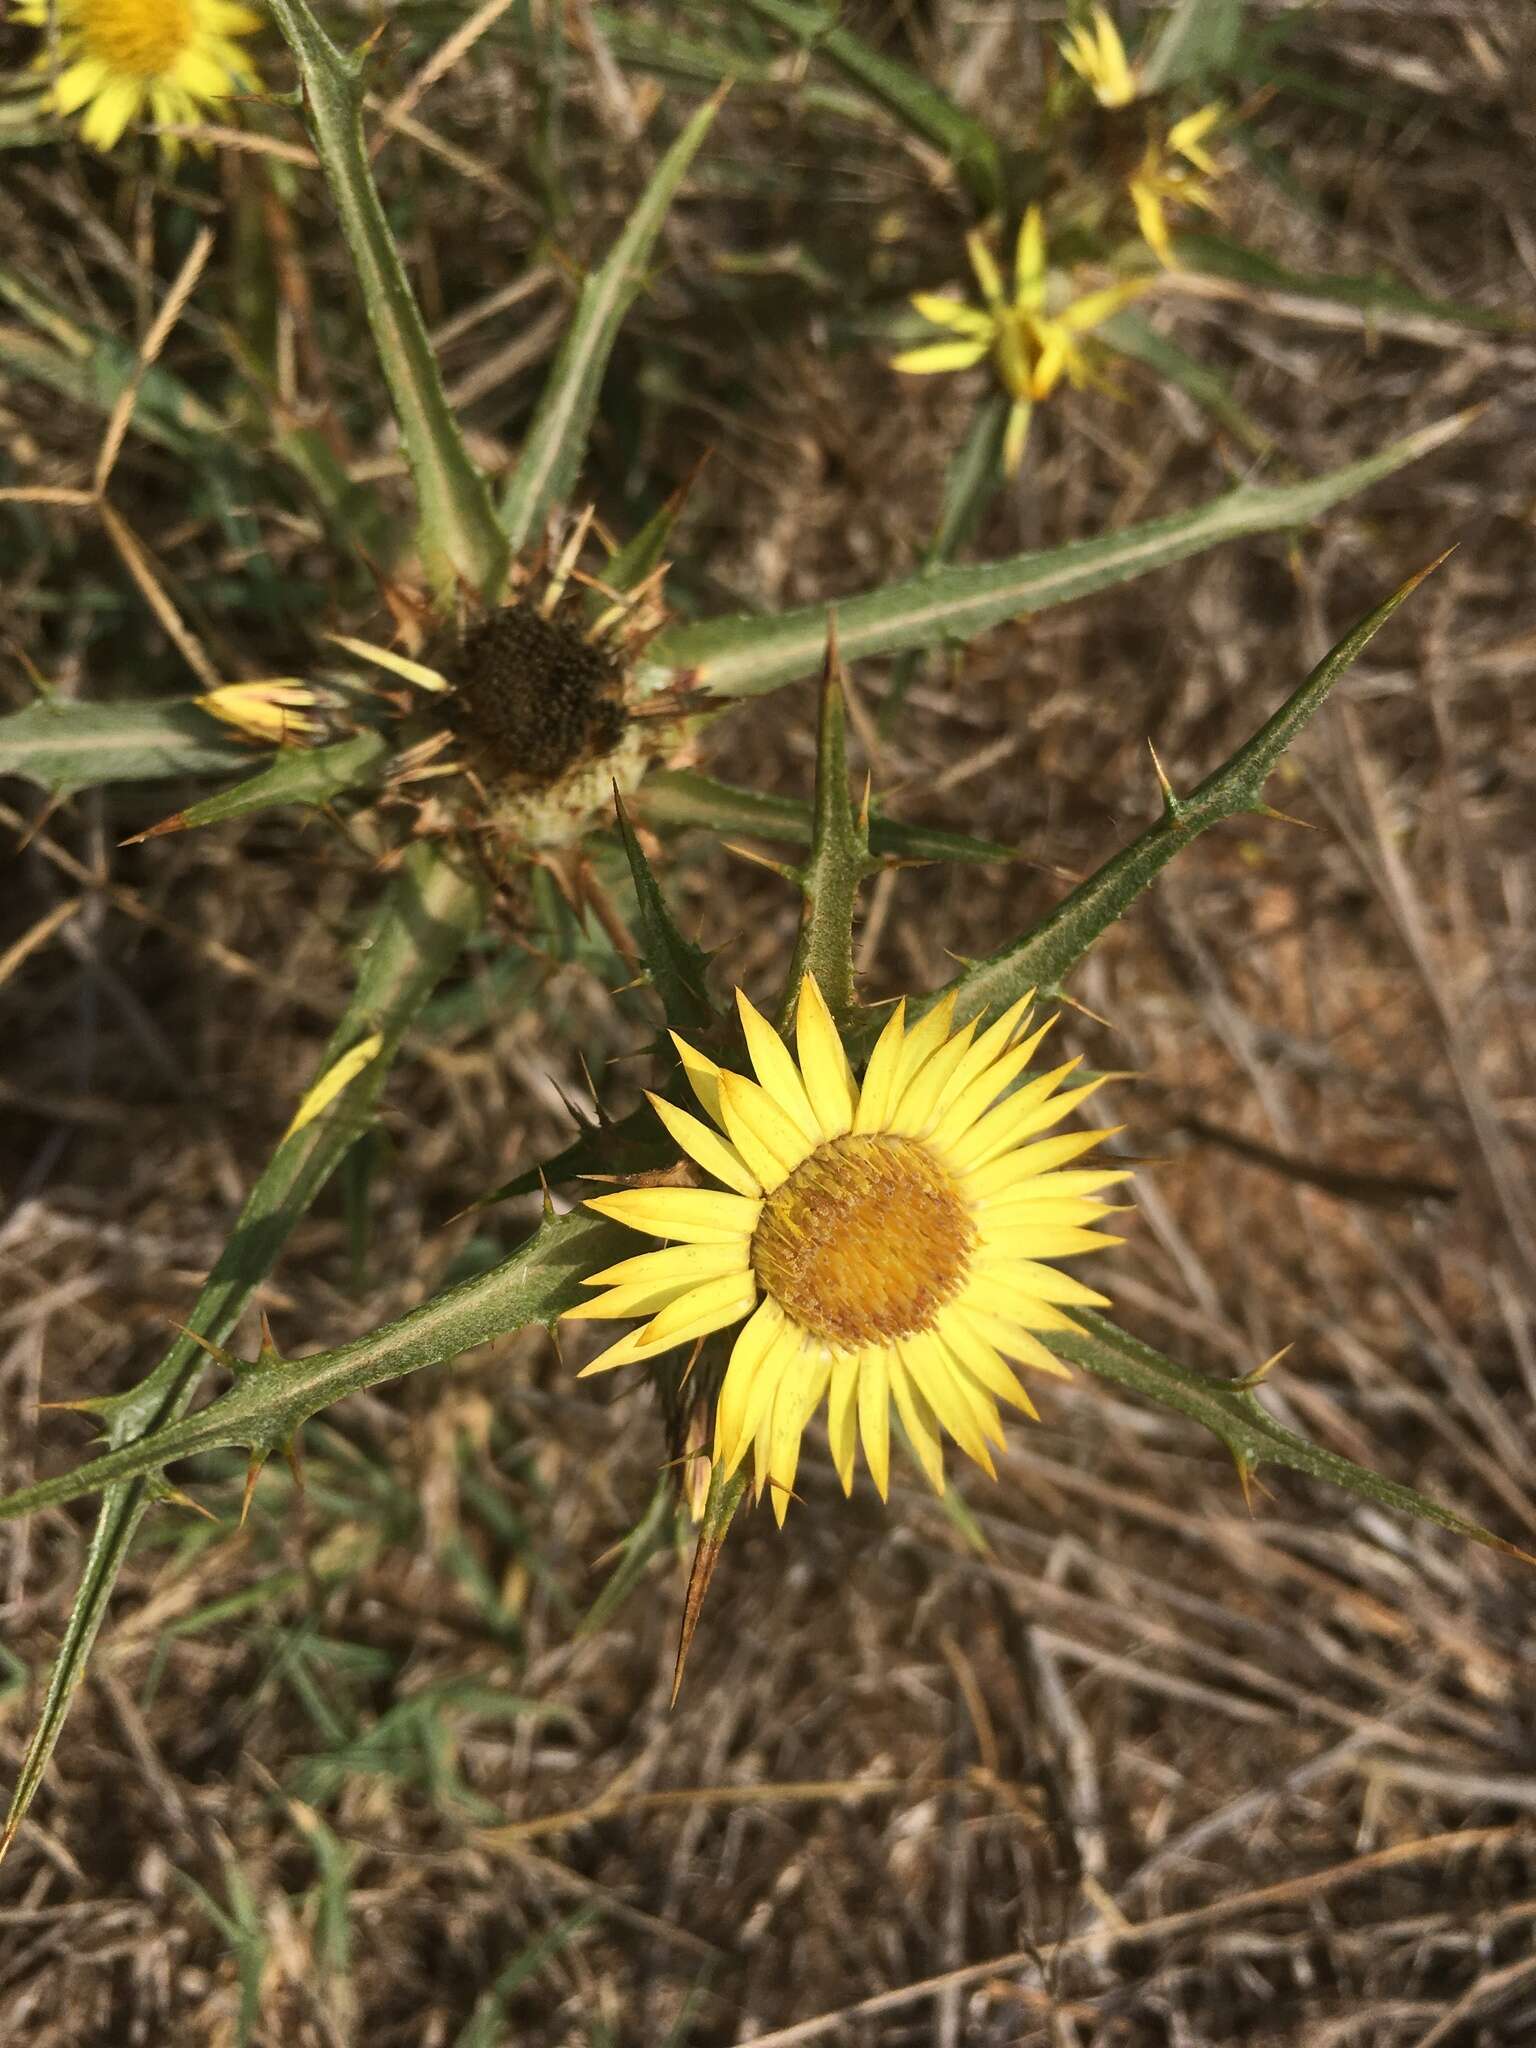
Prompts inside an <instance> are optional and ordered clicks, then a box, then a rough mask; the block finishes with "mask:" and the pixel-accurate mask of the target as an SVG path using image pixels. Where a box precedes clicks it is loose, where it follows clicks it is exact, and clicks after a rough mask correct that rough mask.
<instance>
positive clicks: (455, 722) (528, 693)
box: [442, 603, 625, 788]
mask: <svg viewBox="0 0 1536 2048" xmlns="http://www.w3.org/2000/svg"><path fill="white" fill-rule="evenodd" d="M442 671H443V674H444V675H445V677H446V678H447V679H448V681H449V682H451V683H452V685H453V694H452V695H451V696H450V697H449V698H448V700H447V711H448V717H449V720H450V722H451V724H452V726H453V729H454V731H455V732H456V733H457V735H458V737H459V741H460V744H461V745H462V746H463V749H464V752H465V756H466V758H467V761H468V764H469V766H470V767H472V768H473V769H474V770H475V772H476V773H477V774H478V775H479V776H480V778H481V780H482V781H484V782H485V783H487V784H488V785H505V784H508V783H510V784H512V785H514V786H521V787H538V788H542V787H546V786H548V785H549V784H550V783H552V782H554V781H556V780H557V779H558V778H559V777H560V776H561V775H563V774H564V773H565V771H566V770H567V769H568V768H571V767H573V766H574V765H575V764H576V763H577V762H578V761H582V760H587V759H592V758H594V757H595V756H597V755H601V754H606V753H608V752H609V751H610V750H611V749H612V748H613V747H615V746H616V745H617V744H618V741H619V738H620V736H621V734H622V733H623V730H624V724H625V713H624V707H623V704H622V703H621V702H620V698H619V691H620V687H621V684H622V680H623V671H622V669H621V666H620V664H619V662H618V660H617V659H616V657H615V655H614V652H613V650H612V648H611V647H610V646H608V645H607V644H606V643H605V642H603V641H602V640H598V641H592V640H589V639H588V638H587V636H586V632H585V630H584V627H583V623H582V620H581V617H580V615H579V614H576V615H574V616H573V615H572V614H571V613H569V612H565V613H562V611H560V610H558V609H557V610H556V612H555V613H554V615H553V617H550V618H546V617H545V615H544V614H543V612H541V611H540V610H539V609H538V608H537V606H535V605H533V604H529V603H518V604H510V605H506V606H504V607H503V608H502V609H501V610H500V611H497V612H493V613H492V614H491V616H490V617H489V618H488V619H484V620H482V621H481V622H480V623H479V624H478V625H476V626H472V627H471V628H470V629H469V631H468V632H467V633H465V635H464V637H463V638H462V640H461V641H460V642H459V644H458V647H457V648H456V649H455V650H454V651H453V653H452V654H450V655H449V656H448V657H447V658H446V659H445V660H444V661H443V663H442Z"/></svg>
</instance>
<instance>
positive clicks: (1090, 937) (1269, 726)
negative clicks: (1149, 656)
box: [918, 557, 1443, 1017]
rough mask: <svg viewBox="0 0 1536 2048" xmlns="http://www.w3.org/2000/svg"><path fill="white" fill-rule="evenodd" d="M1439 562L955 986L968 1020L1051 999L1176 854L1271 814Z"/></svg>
mask: <svg viewBox="0 0 1536 2048" xmlns="http://www.w3.org/2000/svg"><path fill="white" fill-rule="evenodd" d="M1442 559H1443V557H1442ZM1437 566H1438V564H1437V563H1433V562H1432V563H1431V564H1430V565H1429V568H1426V569H1421V570H1419V571H1418V573H1417V574H1416V575H1413V576H1410V577H1409V578H1408V580H1407V582H1406V583H1403V584H1401V585H1400V586H1399V587H1398V588H1397V589H1396V590H1394V591H1393V592H1392V595H1391V596H1390V597H1388V598H1387V599H1386V600H1385V601H1384V602H1383V603H1381V604H1379V605H1378V606H1377V607H1376V609H1375V610H1374V611H1373V612H1371V613H1370V614H1369V615H1368V616H1367V617H1366V618H1364V619H1362V620H1361V621H1360V623H1359V624H1358V625H1357V626H1355V627H1353V628H1352V629H1351V630H1350V631H1349V632H1348V633H1346V634H1345V635H1344V637H1343V639H1342V640H1340V641H1339V642H1338V644H1337V645H1336V646H1334V647H1332V648H1330V649H1329V651H1328V653H1327V654H1325V655H1324V656H1323V658H1322V660H1321V661H1320V662H1319V663H1318V664H1317V667H1316V668H1315V669H1313V671H1312V673H1311V674H1310V675H1309V676H1308V677H1307V679H1306V681H1305V682H1304V683H1302V684H1301V686H1300V687H1299V688H1298V689H1296V690H1293V691H1292V692H1291V694H1290V696H1289V697H1287V698H1286V700H1285V702H1284V703H1283V704H1282V705H1281V706H1280V709H1279V710H1278V711H1277V712H1276V713H1275V714H1274V716H1273V717H1272V718H1270V719H1267V720H1266V721H1265V723H1264V724H1263V725H1262V726H1260V728H1259V730H1258V731H1257V732H1256V733H1255V734H1254V735H1253V737H1252V738H1251V739H1250V740H1248V741H1247V742H1246V743H1245V744H1244V745H1243V746H1241V747H1239V748H1238V750H1237V752H1236V753H1235V754H1233V755H1232V756H1231V758H1230V759H1229V760H1227V761H1224V762H1223V763H1222V765H1221V766H1220V767H1219V768H1217V769H1216V770H1215V771H1214V772H1213V773H1212V774H1210V775H1208V776H1207V777H1206V778H1205V780H1204V781H1203V782H1202V783H1201V784H1200V785H1199V787H1198V788H1197V789H1196V790H1195V791H1194V792H1193V794H1192V795H1190V796H1187V797H1178V796H1175V795H1173V794H1172V792H1171V791H1167V790H1165V792H1164V802H1163V815H1162V817H1161V818H1160V819H1159V820H1158V822H1157V823H1156V824H1155V825H1152V826H1149V827H1148V829H1147V830H1146V831H1145V832H1143V833H1142V835H1141V837H1140V838H1139V839H1136V840H1133V841H1132V842H1131V844H1130V845H1129V846H1127V847H1124V848H1122V850H1121V851H1120V852H1119V853H1117V854H1116V855H1115V856H1114V858H1113V859H1112V860H1108V861H1106V862H1105V864H1104V865H1103V867H1101V868H1100V869H1098V871H1097V872H1096V873H1094V874H1092V875H1090V876H1089V877H1088V879H1087V880H1086V881H1085V882H1081V883H1079V885H1078V886H1077V888H1075V889H1074V890H1073V891H1072V893H1071V895H1070V896H1068V897H1067V898H1066V900H1065V901H1064V902H1062V903H1060V904H1058V905H1057V907H1056V909H1055V910H1053V911H1052V912H1051V914H1050V916H1049V917H1047V918H1045V919H1043V920H1042V922H1041V923H1039V924H1038V925H1036V926H1035V927H1034V929H1033V930H1032V931H1029V932H1026V933H1025V934H1024V936H1023V938H1021V939H1018V940H1016V941H1015V942H1014V944H1012V945H1011V946H1005V947H1004V948H1003V949H1002V950H1001V951H1000V952H997V953H994V954H993V955H992V956H991V957H990V958H989V959H987V960H979V961H977V962H976V963H975V964H974V965H973V966H971V967H968V968H967V969H966V970H965V972H964V973H963V974H961V975H959V976H958V977H957V978H956V979H955V981H953V982H952V983H951V984H950V987H951V988H953V989H954V990H955V991H956V992H957V994H958V996H959V1004H958V1008H959V1013H960V1015H961V1016H962V1017H968V1016H971V1015H973V1014H974V1013H975V1012H977V1011H978V1010H988V1009H992V1008H993V1007H995V1006H999V1005H1006V1004H1008V1003H1011V1002H1013V1001H1014V1000H1015V999H1016V998H1017V997H1019V996H1021V995H1023V994H1024V993H1025V992H1026V991H1027V990H1029V989H1039V990H1041V991H1042V993H1047V992H1052V991H1055V990H1057V989H1058V988H1059V987H1060V984H1061V981H1062V978H1063V977H1064V976H1065V975H1066V974H1067V973H1069V972H1070V970H1071V969H1072V968H1073V967H1074V966H1076V964H1077V962H1078V961H1079V960H1081V959H1082V957H1083V955H1084V954H1085V953H1086V952H1087V951H1088V949H1089V947H1090V946H1092V945H1093V944H1094V942H1095V940H1097V939H1098V938H1099V936H1100V934H1101V933H1103V932H1104V931H1105V930H1106V929H1107V928H1108V927H1109V926H1110V925H1112V924H1113V923H1114V922H1115V920H1116V919H1117V918H1120V917H1123V916H1124V915H1125V913H1126V911H1127V910H1129V909H1130V907H1131V905H1132V904H1133V903H1134V902H1135V901H1136V899H1137V897H1139V896H1140V895H1141V894H1142V892H1143V890H1145V889H1148V888H1150V887H1151V885H1152V883H1153V882H1154V881H1156V879H1157V877H1158V876H1159V875H1160V874H1161V873H1162V871H1163V869H1164V868H1165V867H1167V865H1168V863H1169V862H1170V861H1171V860H1172V859H1173V858H1174V856H1175V855H1176V854H1179V853H1182V852H1183V850H1184V848H1185V847H1186V846H1189V845H1191V844H1193V842H1194V841H1195V840H1196V839H1197V838H1198V837H1199V836H1200V834H1201V833H1202V832H1208V831H1209V830H1210V828H1211V827H1212V826H1213V825H1219V824H1221V823H1222V821H1223V820H1224V819H1227V818H1235V817H1238V816H1240V815H1241V814H1242V813H1244V812H1259V813H1262V812H1263V811H1264V809H1265V804H1264V785H1265V783H1266V782H1267V781H1268V779H1269V777H1270V776H1271V775H1272V774H1273V772H1274V770H1275V768H1276V766H1277V764H1278V763H1279V760H1280V757H1281V755H1282V754H1284V752H1285V750H1286V748H1287V747H1289V746H1290V744H1291V742H1292V741H1293V740H1294V739H1295V737H1296V735H1297V734H1298V733H1299V732H1300V731H1301V729H1302V727H1303V726H1304V725H1305V724H1306V723H1307V721H1308V720H1309V719H1310V718H1311V717H1312V716H1313V714H1314V713H1315V712H1316V711H1317V710H1318V709H1319V708H1320V707H1321V706H1322V704H1323V703H1324V702H1325V700H1326V699H1327V697H1328V695H1329V692H1330V691H1331V690H1332V689H1333V686H1334V684H1335V683H1336V682H1337V681H1338V679H1339V677H1340V676H1341V675H1342V674H1343V673H1344V671H1345V669H1347V668H1348V667H1349V665H1350V663H1351V662H1353V661H1354V660H1355V658H1356V656H1357V655H1359V653H1360V652H1361V650H1362V649H1363V648H1364V647H1365V646H1366V644H1367V643H1368V642H1369V641H1370V640H1372V639H1374V638H1375V636H1376V634H1377V633H1379V632H1380V630H1381V628H1382V627H1383V626H1384V625H1385V624H1386V623H1387V620H1388V619H1390V618H1391V616H1392V614H1393V613H1394V612H1395V611H1396V610H1397V608H1398V606H1399V605H1400V604H1402V603H1403V601H1404V600H1405V599H1406V598H1408V597H1409V596H1411V595H1412V593H1413V592H1414V591H1415V590H1416V589H1417V588H1418V586H1419V585H1420V583H1422V582H1423V580H1424V578H1425V577H1426V576H1427V575H1429V574H1430V571H1431V570H1432V569H1434V568H1436V567H1437ZM918 1007H919V1008H922V1007H926V1005H919V1006H918Z"/></svg>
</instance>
